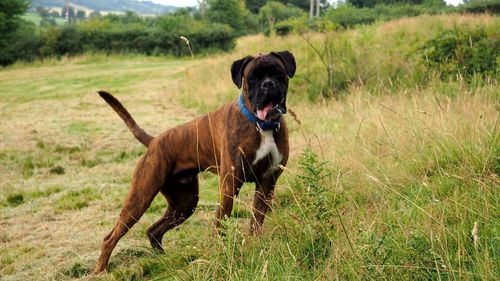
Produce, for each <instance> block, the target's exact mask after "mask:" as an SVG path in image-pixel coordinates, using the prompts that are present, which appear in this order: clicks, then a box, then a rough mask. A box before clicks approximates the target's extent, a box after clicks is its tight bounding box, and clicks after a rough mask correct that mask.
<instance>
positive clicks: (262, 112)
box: [257, 103, 273, 120]
mask: <svg viewBox="0 0 500 281" xmlns="http://www.w3.org/2000/svg"><path fill="white" fill-rule="evenodd" d="M271 108H273V104H272V103H269V104H268V105H266V107H264V108H263V109H257V117H259V119H260V120H266V116H267V113H268V112H269V110H271Z"/></svg>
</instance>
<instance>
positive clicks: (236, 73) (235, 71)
mask: <svg viewBox="0 0 500 281" xmlns="http://www.w3.org/2000/svg"><path fill="white" fill-rule="evenodd" d="M252 59H253V57H251V56H246V57H244V58H242V59H241V60H237V61H234V62H233V65H231V77H232V78H233V82H234V84H235V85H236V86H237V87H238V89H239V88H241V82H242V78H243V71H244V70H245V66H247V64H248V63H249V62H250V61H251V60H252Z"/></svg>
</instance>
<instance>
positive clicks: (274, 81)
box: [231, 51, 296, 121]
mask: <svg viewBox="0 0 500 281" xmlns="http://www.w3.org/2000/svg"><path fill="white" fill-rule="evenodd" d="M295 67H296V65H295V58H294V57H293V54H292V53H290V52H288V51H283V52H271V53H269V54H266V55H258V56H255V57H252V56H247V57H245V58H242V59H240V60H237V61H235V62H233V65H232V66H231V75H232V78H233V82H234V84H236V86H237V87H238V88H241V87H243V93H244V95H245V98H246V99H248V101H249V103H250V104H251V106H252V107H251V108H249V110H251V111H252V112H254V113H255V115H256V116H257V118H259V119H260V120H267V121H271V120H277V119H279V118H280V117H281V115H282V114H284V113H286V95H287V90H288V79H289V78H292V77H293V75H294V74H295Z"/></svg>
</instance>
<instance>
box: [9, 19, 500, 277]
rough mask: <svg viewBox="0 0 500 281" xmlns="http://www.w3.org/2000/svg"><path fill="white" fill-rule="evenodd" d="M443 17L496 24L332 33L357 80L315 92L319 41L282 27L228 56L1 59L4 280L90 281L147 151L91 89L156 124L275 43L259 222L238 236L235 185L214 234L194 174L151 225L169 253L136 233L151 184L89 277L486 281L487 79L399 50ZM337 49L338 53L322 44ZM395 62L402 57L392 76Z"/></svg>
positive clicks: (498, 166)
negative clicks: (168, 212) (472, 81)
mask: <svg viewBox="0 0 500 281" xmlns="http://www.w3.org/2000/svg"><path fill="white" fill-rule="evenodd" d="M457 24H467V25H482V26H485V27H486V28H487V29H488V30H492V31H493V32H494V31H495V30H498V29H497V27H498V26H500V20H499V19H498V17H492V16H462V15H458V16H449V17H444V16H435V17H428V16H423V17H418V18H414V19H403V20H398V21H393V22H388V23H385V24H384V23H379V24H376V25H373V26H368V27H363V28H359V29H357V30H353V31H346V32H339V33H335V34H333V35H332V36H333V37H332V38H333V39H332V40H331V42H333V43H332V44H339V45H333V47H332V50H333V52H332V54H333V55H332V56H333V58H334V59H335V61H336V62H338V64H336V68H337V71H342V70H344V72H348V71H353V72H356V73H359V74H360V79H359V81H360V82H359V83H350V84H349V86H348V87H346V88H345V89H344V90H343V91H342V93H341V95H340V96H339V97H338V98H337V99H333V98H332V99H328V100H327V99H323V98H321V97H320V95H319V94H318V93H317V89H316V88H317V87H320V86H322V84H321V81H322V80H321V77H320V76H319V75H318V77H316V76H314V75H315V73H316V74H318V73H321V63H320V62H319V59H318V57H317V55H316V54H315V52H314V51H312V50H311V49H310V48H309V47H308V46H307V44H306V43H305V42H304V40H303V39H301V38H299V37H295V36H290V37H287V38H285V39H283V38H265V37H263V36H250V37H245V38H242V39H240V40H239V41H238V45H237V48H236V50H235V51H233V52H231V53H228V54H218V55H213V56H210V57H205V58H199V59H197V60H195V61H194V62H193V61H191V60H188V59H185V60H182V59H171V58H165V57H144V56H134V55H128V56H127V55H122V56H104V55H88V56H81V57H75V58H64V59H61V60H55V59H54V60H46V61H43V62H34V63H29V64H25V63H18V64H16V65H14V66H12V67H9V68H5V69H1V70H0V120H1V121H0V162H1V165H0V211H1V212H0V276H1V279H2V280H46V279H58V280H67V279H77V278H87V274H89V272H90V271H91V270H92V269H93V266H94V265H95V262H96V260H97V258H98V255H99V248H100V244H101V241H102V239H103V237H104V236H105V235H106V234H107V233H108V232H109V230H110V229H111V227H112V226H113V225H114V222H115V219H116V217H117V215H118V213H119V210H120V208H121V204H122V202H123V199H124V197H125V195H126V193H127V188H128V186H129V183H130V179H131V174H132V172H133V168H134V165H135V163H136V162H137V160H138V159H139V157H140V155H142V153H144V151H145V149H144V148H143V147H142V146H141V145H140V144H139V143H138V142H137V141H136V140H135V139H134V138H133V137H132V135H131V134H130V132H129V131H128V129H127V128H126V127H125V125H124V124H123V123H122V122H121V120H120V119H119V118H118V116H117V115H116V114H115V113H114V112H113V111H112V110H111V109H110V108H109V106H107V105H106V104H105V103H104V101H102V100H101V99H100V98H99V96H98V95H97V94H96V93H95V92H96V91H97V90H99V89H106V90H108V91H110V92H111V93H113V94H114V95H116V96H117V97H118V98H119V99H120V100H121V101H122V102H123V103H124V104H125V106H126V107H127V108H128V109H129V111H130V112H131V113H132V115H133V116H134V117H135V119H136V120H137V122H138V123H139V124H140V125H141V126H142V127H143V128H145V129H146V131H148V132H149V133H151V134H158V133H160V132H162V131H163V130H165V129H168V128H170V127H173V126H175V125H178V124H182V123H184V122H185V121H187V120H190V119H191V118H193V117H194V116H197V115H199V114H203V113H205V112H206V111H207V110H211V109H214V108H216V107H217V106H218V105H220V104H221V103H223V102H227V101H231V100H233V99H235V98H236V97H237V96H238V90H237V89H236V88H235V87H234V85H233V84H232V81H231V78H230V77H231V76H230V73H229V68H230V63H231V62H232V61H233V60H236V59H239V58H241V57H243V56H244V55H247V54H255V53H258V52H266V51H269V50H283V49H289V50H290V51H292V52H293V53H294V54H295V55H296V57H297V62H298V70H297V75H296V77H295V78H294V79H293V80H292V82H291V85H290V92H289V107H290V108H291V109H292V111H293V112H295V113H296V115H297V117H296V118H292V116H287V119H288V122H289V124H290V125H289V126H290V128H289V130H290V135H291V138H290V145H291V158H290V161H289V164H288V166H287V168H286V170H285V172H284V173H283V176H282V178H281V179H280V182H279V185H278V187H277V191H276V196H275V204H274V209H273V212H272V213H270V214H269V216H268V218H267V220H266V222H265V226H264V233H263V234H262V235H261V236H258V237H254V236H250V235H249V231H248V223H249V218H250V207H249V206H251V201H252V197H253V187H252V186H251V185H246V186H244V188H243V190H242V194H241V195H240V197H239V199H238V200H237V202H236V210H235V211H234V212H233V218H231V219H229V220H227V222H226V223H225V227H226V233H227V235H226V236H225V237H223V238H221V237H216V236H214V235H213V228H212V226H211V222H212V220H213V217H214V211H215V208H216V204H217V198H218V194H217V178H216V177H214V176H211V175H209V174H202V175H201V183H200V184H201V187H200V190H201V198H200V204H199V205H198V209H197V211H196V212H195V214H194V215H193V216H192V217H191V218H190V219H189V220H188V221H187V222H186V223H184V224H183V225H181V226H180V227H179V228H177V229H175V230H172V231H170V232H168V233H167V234H166V235H165V238H164V241H163V245H164V248H165V250H166V252H165V254H158V253H156V252H154V251H152V250H151V248H150V246H149V243H148V242H147V238H146V235H145V230H146V229H147V227H148V226H149V225H151V224H152V223H153V222H155V221H156V220H157V219H158V218H159V217H160V216H161V215H162V214H163V211H164V209H165V203H164V200H163V199H162V198H161V197H160V196H158V197H157V198H156V199H155V201H154V202H153V204H152V206H151V208H150V209H149V210H148V211H147V213H146V214H145V216H144V217H143V218H141V220H140V221H139V223H138V224H136V226H134V228H133V229H132V230H131V231H130V232H129V233H128V234H127V236H125V237H124V238H123V239H122V240H121V241H120V242H119V244H118V246H117V248H116V249H115V251H114V252H113V255H112V257H111V264H110V270H109V272H108V273H107V274H103V275H100V276H98V277H96V279H97V280H138V279H148V280H164V279H166V280H335V279H339V280H345V279H351V280H352V279H374V280H379V279H389V280H408V279H416V280H429V279H432V280H449V279H454V280H464V279H472V280H498V277H499V276H500V261H499V255H500V253H499V249H500V245H499V240H498V237H499V234H500V218H499V210H498V206H499V203H500V202H499V201H500V200H499V199H500V196H499V195H500V193H499V186H500V178H499V174H500V141H499V124H498V122H499V116H500V95H499V90H498V89H499V85H498V79H492V80H489V81H486V82H484V83H481V84H478V85H475V86H473V87H471V86H468V85H466V84H464V82H463V81H455V80H450V81H441V80H439V79H436V78H435V77H434V76H425V77H424V76H422V77H420V78H419V77H418V75H417V71H418V69H419V67H418V66H417V62H418V60H417V59H416V58H414V57H411V56H407V54H409V53H410V51H412V50H413V51H414V50H415V47H414V46H418V45H419V44H420V43H421V41H422V40H425V38H428V37H429V36H431V35H432V34H433V33H435V32H438V31H439V30H442V29H443V28H447V27H452V26H454V25H457ZM309 39H310V40H311V42H312V43H313V44H316V45H317V46H322V44H323V43H324V41H323V37H322V35H312V36H311V37H310V38H309ZM419 40H420V41H419ZM398 44H399V45H398ZM339 46H344V47H345V48H347V49H349V52H348V53H347V52H343V53H342V54H338V53H335V50H336V49H335V48H337V47H338V48H340V47H339ZM367 46H370V48H367ZM342 50H344V49H342ZM398 50H399V51H398ZM337 55H338V56H339V57H336V56H337ZM340 55H342V56H340ZM349 56H352V59H351V57H349ZM341 58H345V59H346V60H347V59H350V60H349V61H346V60H342V59H341ZM392 69H397V71H398V73H400V72H401V69H404V70H408V69H410V70H411V71H408V73H409V74H408V75H406V76H405V75H402V76H401V77H402V78H401V81H399V82H398V81H396V80H393V79H392V78H391V76H390V75H389V74H390V73H391V71H392ZM422 73H425V70H422ZM386 74H387V75H386ZM398 75H399V74H398ZM374 76H375V78H373V77H374ZM388 77H389V78H388ZM409 77H414V79H415V80H410V78H409ZM418 79H420V80H418ZM415 81H425V84H424V82H415Z"/></svg>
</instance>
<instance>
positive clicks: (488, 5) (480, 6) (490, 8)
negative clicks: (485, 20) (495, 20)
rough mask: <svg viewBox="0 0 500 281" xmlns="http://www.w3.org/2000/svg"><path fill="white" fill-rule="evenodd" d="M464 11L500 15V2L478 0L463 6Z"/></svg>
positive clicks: (496, 0) (495, 0)
mask: <svg viewBox="0 0 500 281" xmlns="http://www.w3.org/2000/svg"><path fill="white" fill-rule="evenodd" d="M463 10H464V11H465V12H468V13H492V14H498V13H500V0H477V1H470V2H469V3H467V4H466V5H464V6H463Z"/></svg>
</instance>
